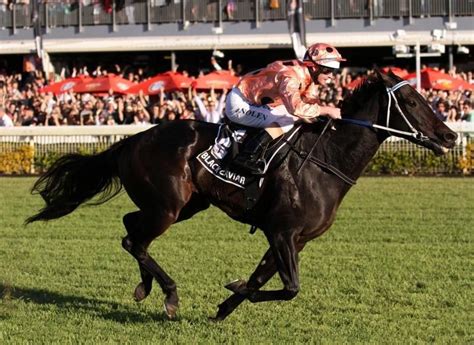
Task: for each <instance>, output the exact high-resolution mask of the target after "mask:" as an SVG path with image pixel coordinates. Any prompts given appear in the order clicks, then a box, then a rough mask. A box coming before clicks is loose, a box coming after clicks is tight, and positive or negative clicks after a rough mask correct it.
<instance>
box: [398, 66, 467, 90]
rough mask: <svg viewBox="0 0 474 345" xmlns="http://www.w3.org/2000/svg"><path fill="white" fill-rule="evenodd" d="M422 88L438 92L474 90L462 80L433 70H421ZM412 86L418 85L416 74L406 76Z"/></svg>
mask: <svg viewBox="0 0 474 345" xmlns="http://www.w3.org/2000/svg"><path fill="white" fill-rule="evenodd" d="M420 74H421V87H422V88H423V89H436V90H468V89H470V90H472V89H474V85H471V84H469V83H468V82H467V81H465V80H463V79H461V78H455V77H452V76H450V75H449V74H446V73H441V72H439V71H436V70H434V69H431V68H425V69H423V70H421V72H420ZM405 80H407V81H408V82H409V83H410V84H411V85H413V86H415V85H416V73H410V74H408V75H407V76H405Z"/></svg>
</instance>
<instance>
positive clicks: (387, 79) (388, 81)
mask: <svg viewBox="0 0 474 345" xmlns="http://www.w3.org/2000/svg"><path fill="white" fill-rule="evenodd" d="M375 73H376V74H377V77H378V78H379V80H382V81H383V82H384V84H385V85H392V84H394V77H395V74H393V72H392V71H391V70H390V71H389V72H388V74H385V73H383V72H382V71H381V70H380V69H378V68H375Z"/></svg>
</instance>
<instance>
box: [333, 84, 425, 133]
mask: <svg viewBox="0 0 474 345" xmlns="http://www.w3.org/2000/svg"><path fill="white" fill-rule="evenodd" d="M405 85H410V83H408V82H407V81H406V80H404V81H401V82H399V83H397V84H395V85H394V86H392V87H387V88H386V91H387V96H388V106H387V123H386V126H381V125H377V124H373V123H372V122H370V121H366V120H355V119H340V120H339V121H342V122H346V123H351V124H354V125H358V126H361V127H365V128H371V129H374V128H376V129H381V130H384V131H387V132H389V133H390V134H391V133H397V134H402V135H407V136H410V137H413V138H415V139H417V140H427V139H428V137H427V136H425V135H424V134H423V133H421V132H419V131H418V130H417V129H416V128H415V127H414V126H413V125H412V124H411V123H410V121H409V120H408V119H407V117H406V115H405V113H404V112H403V110H402V109H401V108H400V105H399V104H398V99H397V97H396V96H395V91H397V90H398V89H399V88H401V87H402V86H405ZM392 99H393V101H394V104H395V108H396V109H397V110H398V113H399V114H400V116H401V117H402V119H403V120H404V121H405V122H406V124H407V125H408V127H409V128H410V130H411V132H407V131H402V130H399V129H395V128H392V127H390V114H391V112H390V109H391V107H392Z"/></svg>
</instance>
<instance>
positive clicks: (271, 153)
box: [197, 123, 300, 189]
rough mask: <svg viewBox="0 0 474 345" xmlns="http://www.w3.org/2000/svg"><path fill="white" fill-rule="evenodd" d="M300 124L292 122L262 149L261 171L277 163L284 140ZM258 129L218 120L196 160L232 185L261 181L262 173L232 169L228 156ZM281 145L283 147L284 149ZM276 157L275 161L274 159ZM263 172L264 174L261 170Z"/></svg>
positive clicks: (237, 150)
mask: <svg viewBox="0 0 474 345" xmlns="http://www.w3.org/2000/svg"><path fill="white" fill-rule="evenodd" d="M299 129H300V126H295V128H293V129H292V130H291V131H290V132H288V133H287V134H285V135H284V136H283V137H282V138H278V139H275V140H274V141H273V142H272V143H271V144H270V145H269V148H268V149H267V150H266V151H265V153H264V160H265V173H266V172H267V171H268V169H269V168H270V167H271V168H273V166H274V165H279V164H281V162H282V159H276V158H277V157H280V158H283V157H282V156H286V153H288V150H289V146H288V143H289V142H290V141H291V139H292V138H293V137H294V136H295V135H296V133H297V132H298V131H299ZM257 130H259V129H255V128H248V127H245V128H244V127H240V126H236V125H234V124H232V125H228V124H225V123H224V124H221V125H220V127H219V131H218V133H217V136H216V138H215V140H214V144H213V145H211V146H210V147H209V148H208V149H207V150H205V151H203V152H201V153H200V154H199V155H198V156H197V160H198V161H199V162H200V163H201V164H202V166H203V167H204V168H205V169H206V170H207V171H208V172H209V173H211V174H212V175H214V176H215V177H216V178H218V179H219V180H221V181H224V182H226V183H229V184H232V185H234V186H236V187H239V188H242V189H246V188H247V187H248V186H249V185H250V184H253V183H254V182H255V180H256V179H258V180H259V186H261V185H262V183H263V179H264V176H252V175H250V174H246V173H245V172H242V171H232V170H231V168H230V166H231V164H230V163H231V162H232V160H233V159H234V158H235V157H236V156H237V154H238V152H239V150H240V148H241V146H242V145H243V143H244V140H245V139H246V138H247V137H250V136H252V135H253V134H254V133H255V131H257ZM285 147H287V148H286V149H285ZM277 161H278V162H277ZM265 173H264V174H265Z"/></svg>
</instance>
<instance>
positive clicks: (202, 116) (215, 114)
mask: <svg viewBox="0 0 474 345" xmlns="http://www.w3.org/2000/svg"><path fill="white" fill-rule="evenodd" d="M226 95H227V90H223V91H222V95H221V97H220V98H219V101H218V102H217V103H216V98H215V95H214V90H213V89H212V90H211V95H210V96H209V97H208V99H207V100H204V101H203V100H202V99H201V98H200V97H199V96H198V95H197V93H196V90H193V96H194V102H195V103H196V105H197V106H198V109H199V113H198V114H196V119H198V120H202V121H205V122H210V123H219V122H221V119H222V117H223V113H224V107H225V97H226ZM204 102H205V103H206V104H204Z"/></svg>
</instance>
